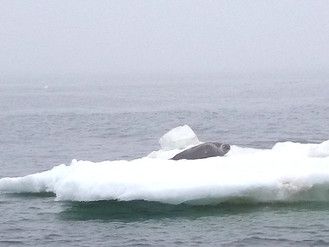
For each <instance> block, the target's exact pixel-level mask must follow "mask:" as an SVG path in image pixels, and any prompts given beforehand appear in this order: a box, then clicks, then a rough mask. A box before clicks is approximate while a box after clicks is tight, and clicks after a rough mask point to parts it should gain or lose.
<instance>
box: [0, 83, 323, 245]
mask: <svg viewBox="0 0 329 247" xmlns="http://www.w3.org/2000/svg"><path fill="white" fill-rule="evenodd" d="M328 83H329V82H327V81H325V80H323V79H322V80H315V79H313V80H311V79H298V80H297V79H294V80H292V79H290V80H273V79H272V80H269V79H264V80H261V79H257V80H255V79H243V80H242V79H240V80H232V79H231V80H228V79H218V78H217V79H216V78H213V79H209V78H208V79H193V78H190V79H181V80H178V79H175V80H169V79H168V80H156V79H152V80H142V79H139V80H132V79H129V80H128V79H126V80H123V79H111V80H110V79H102V80H100V79H97V80H96V79H94V80H93V79H90V80H87V81H82V80H78V79H63V78H57V79H56V78H52V79H48V80H45V79H42V80H41V79H37V78H36V79H25V78H24V79H15V80H14V79H3V80H2V81H1V83H0V111H1V113H0V126H1V129H0V140H1V142H0V150H1V152H0V211H1V217H0V223H1V224H0V245H5V246H6V245H22V244H23V245H25V246H29V245H30V246H32V245H34V246H35V245H48V246H52V245H53V246H55V245H66V246H77V245H80V246H90V245H97V246H127V245H128V246H129V245H131V246H136V245H140V246H150V245H157V246H168V245H182V246H202V245H204V246H211V245H213V246H215V245H216V246H218V245H228V246H250V245H253V246H254V245H260V246H262V245H265V244H266V245H272V246H277V245H282V246H293V245H295V246H303V245H305V246H309V245H328V244H329V223H328V219H329V217H328V216H327V215H328V212H329V142H328V140H329V134H328V133H329V125H328V120H329V118H328V116H329V97H328V95H329V87H328V85H329V84H328ZM178 126H182V127H180V130H181V131H178V132H177V128H176V127H178ZM174 128H176V129H174ZM172 129H174V131H172V132H169V134H167V135H164V134H165V133H167V132H168V131H170V130H172ZM178 129H179V128H178ZM175 130H176V132H175ZM203 141H220V142H225V143H229V144H231V145H232V146H231V150H230V152H229V153H228V154H227V155H226V156H225V157H214V158H209V159H205V160H195V161H186V160H181V161H172V160H168V159H169V158H170V157H172V156H173V155H175V154H176V153H177V152H179V151H181V150H184V148H188V147H190V146H193V145H196V144H198V143H200V142H203Z"/></svg>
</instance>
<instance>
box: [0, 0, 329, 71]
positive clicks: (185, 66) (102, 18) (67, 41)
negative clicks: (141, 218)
mask: <svg viewBox="0 0 329 247" xmlns="http://www.w3.org/2000/svg"><path fill="white" fill-rule="evenodd" d="M0 5H1V6H0V70H1V71H0V73H2V74H24V73H29V74H47V73H49V74H65V73H76V74H84V73H90V74H97V73H100V74H104V73H105V74H156V73H161V74H194V73H196V74H225V73H242V74H243V73H264V72H265V73H267V72H269V73H323V72H326V71H329V1H327V0H324V1H317V0H308V1H302V0H296V1H295V0H291V1H273V0H271V1H265V0H259V1H258V0H251V1H246V0H241V1H240V0H230V1H205V0H202V1H191V0H188V1H185V0H175V1H169V0H167V1H159V0H154V1H142V0H140V1H137V0H136V1H123V0H117V1H101V0H97V1H94V0H93V1H83V0H78V1H72V0H71V1H70V0H67V1H64V0H63V1H54V0H42V1H41V0H40V1H38V0H33V1H32V0H30V1H29V0H24V1H21V0H19V1H16V0H0Z"/></svg>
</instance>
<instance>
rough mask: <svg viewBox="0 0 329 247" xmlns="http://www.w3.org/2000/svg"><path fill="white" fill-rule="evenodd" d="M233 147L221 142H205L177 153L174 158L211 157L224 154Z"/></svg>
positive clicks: (194, 158) (193, 158)
mask: <svg viewBox="0 0 329 247" xmlns="http://www.w3.org/2000/svg"><path fill="white" fill-rule="evenodd" d="M230 149H231V147H230V145H229V144H223V143H219V142H205V143H202V144H200V145H197V146H195V147H191V148H189V149H186V150H184V151H183V152H180V153H178V154H176V155H175V156H174V157H173V158H171V159H172V160H182V159H185V160H196V159H205V158H209V157H216V156H224V155H225V154H226V153H227V152H228V151H230Z"/></svg>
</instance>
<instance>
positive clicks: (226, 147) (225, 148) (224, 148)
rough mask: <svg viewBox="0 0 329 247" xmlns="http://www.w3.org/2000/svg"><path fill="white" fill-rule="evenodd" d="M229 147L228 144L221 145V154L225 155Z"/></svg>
mask: <svg viewBox="0 0 329 247" xmlns="http://www.w3.org/2000/svg"><path fill="white" fill-rule="evenodd" d="M230 149H231V147H230V145H228V144H222V150H223V152H225V153H227V152H228V151H230Z"/></svg>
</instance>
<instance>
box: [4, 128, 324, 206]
mask: <svg viewBox="0 0 329 247" xmlns="http://www.w3.org/2000/svg"><path fill="white" fill-rule="evenodd" d="M198 143H200V142H199V140H198V138H197V136H196V135H195V133H194V132H193V130H192V129H191V128H190V127H189V126H187V125H185V126H180V127H177V128H175V129H173V130H171V131H169V132H168V133H167V134H165V135H164V136H163V137H161V139H160V145H161V149H160V150H158V151H154V152H152V153H150V154H149V155H148V156H147V157H143V158H140V159H135V160H132V161H126V160H120V161H104V162H99V163H94V162H90V161H76V160H73V161H72V163H71V164H70V165H64V164H62V165H59V166H55V167H54V168H52V169H51V170H48V171H45V172H41V173H36V174H31V175H28V176H24V177H17V178H2V179H0V192H1V193H21V192H53V193H55V195H56V199H57V200H73V201H95V200H123V201H129V200H147V201H158V202H164V203H171V204H179V203H188V204H216V203H220V202H225V201H230V200H236V199H248V200H252V201H256V202H273V201H329V141H325V142H323V143H321V144H300V143H292V142H284V143H277V144H276V145H274V147H273V148H272V149H252V148H242V147H238V146H232V147H231V151H230V152H229V153H228V154H227V155H225V156H224V157H213V158H208V159H202V160H179V161H173V160H168V159H169V158H171V157H172V156H174V155H175V154H177V153H178V152H181V151H182V150H184V149H186V148H188V147H191V146H193V145H197V144H198Z"/></svg>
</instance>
